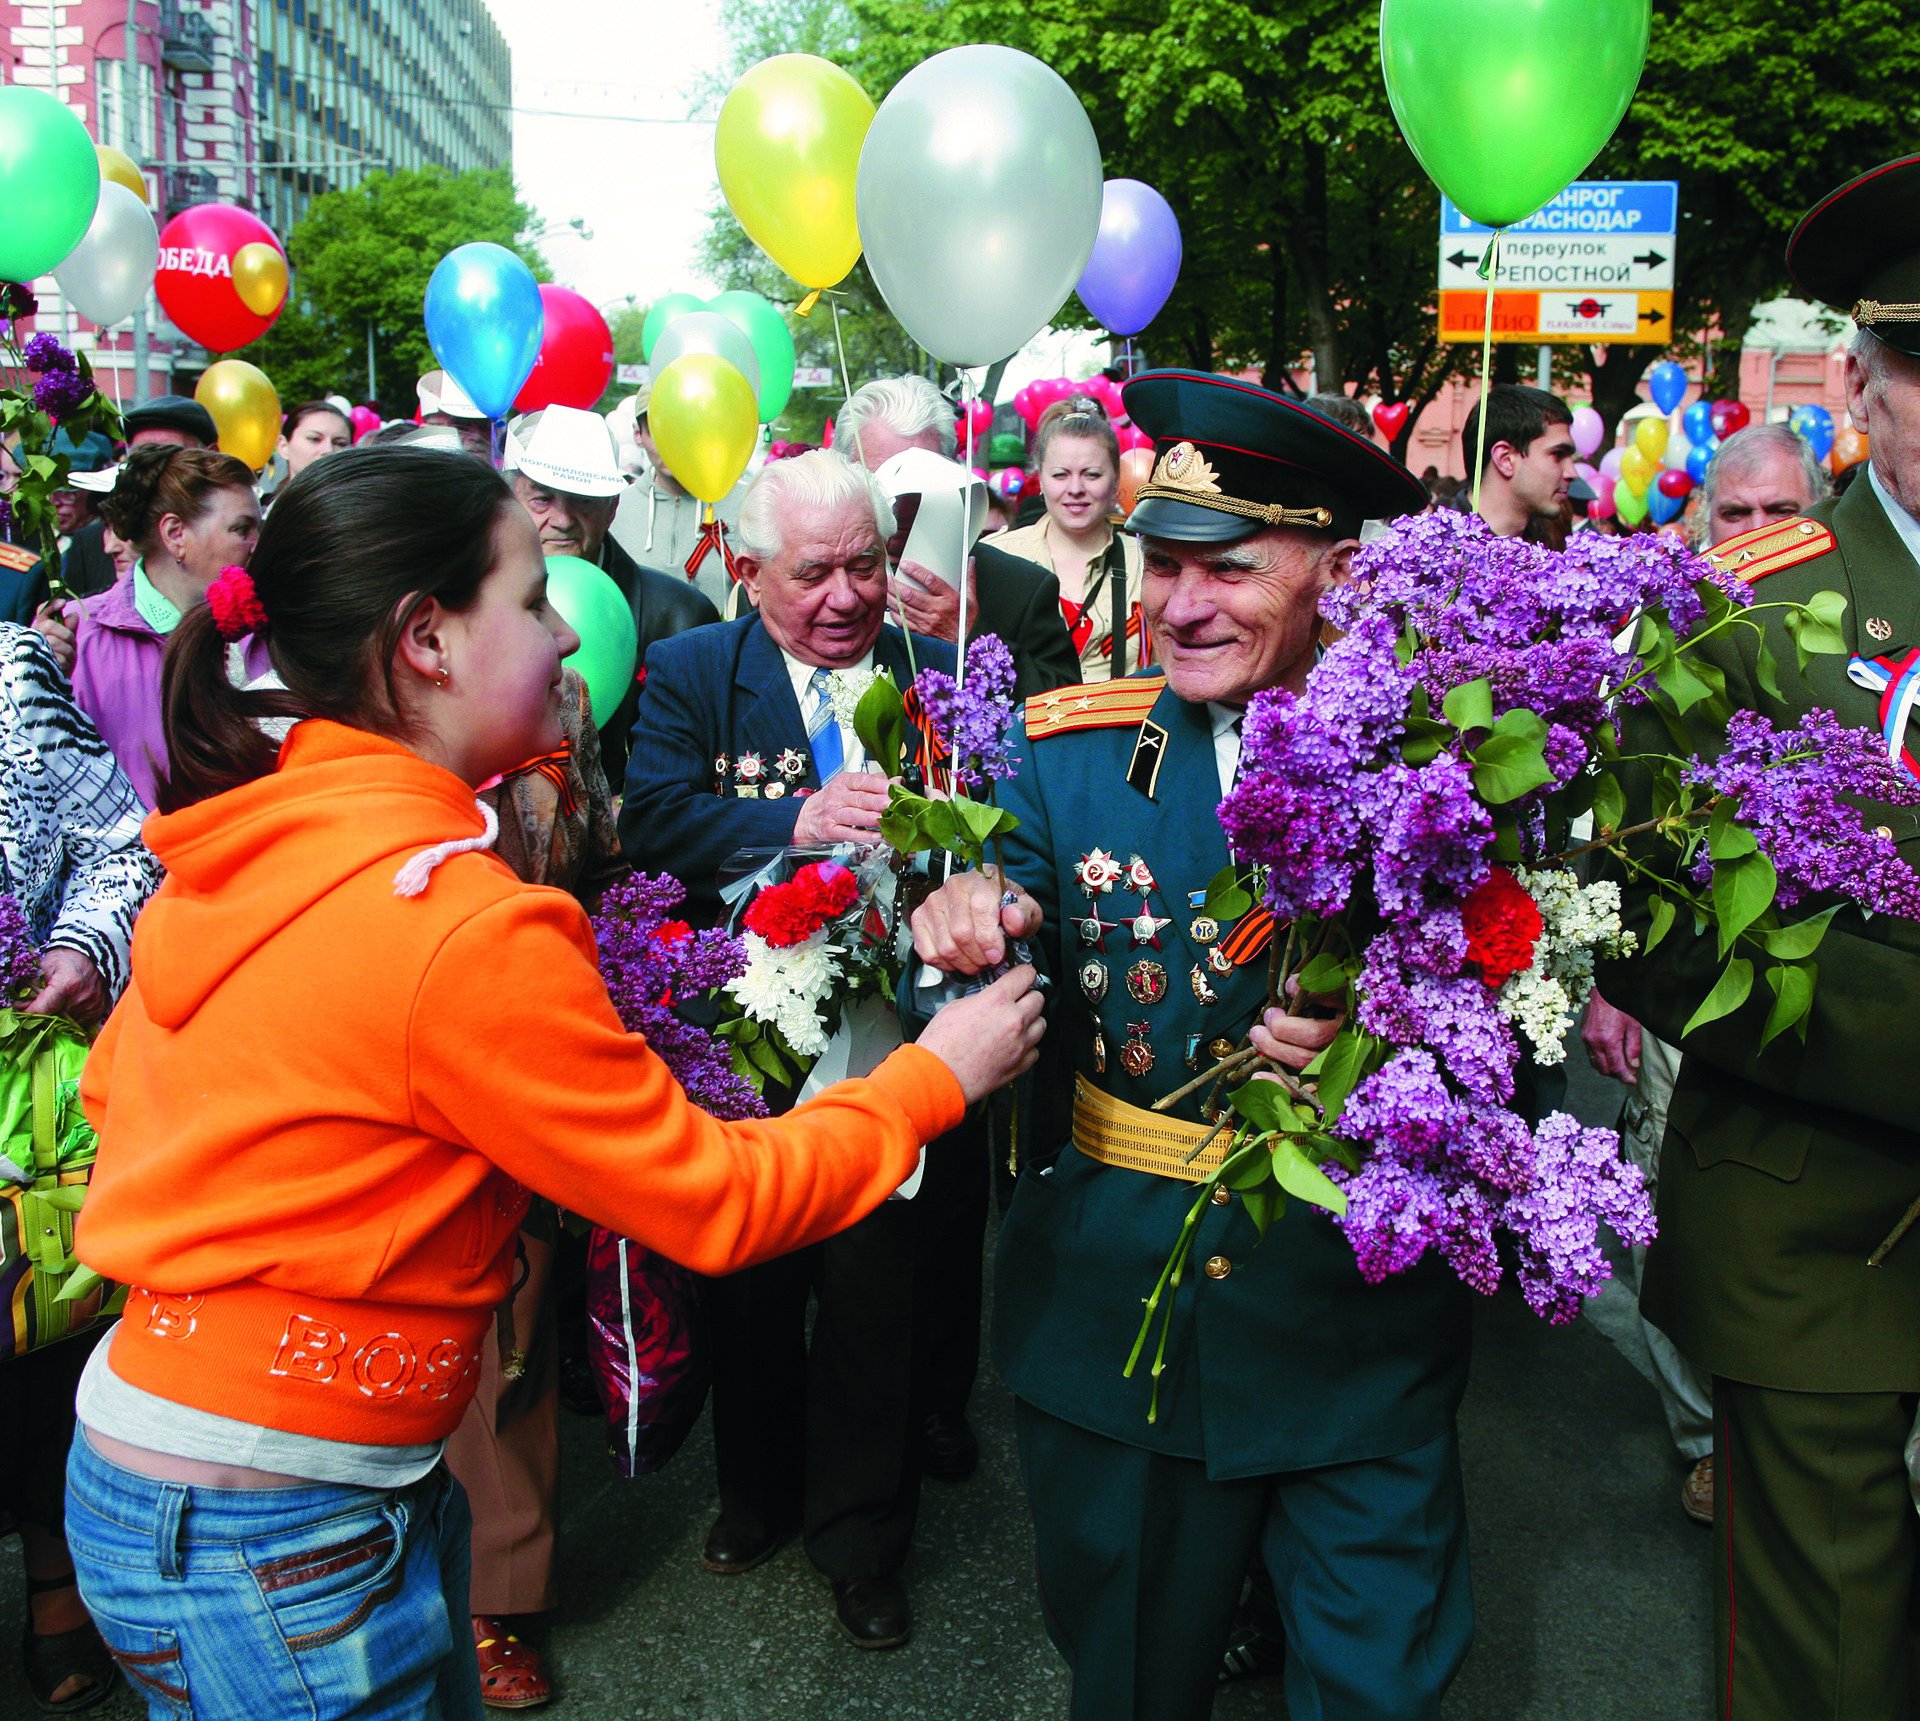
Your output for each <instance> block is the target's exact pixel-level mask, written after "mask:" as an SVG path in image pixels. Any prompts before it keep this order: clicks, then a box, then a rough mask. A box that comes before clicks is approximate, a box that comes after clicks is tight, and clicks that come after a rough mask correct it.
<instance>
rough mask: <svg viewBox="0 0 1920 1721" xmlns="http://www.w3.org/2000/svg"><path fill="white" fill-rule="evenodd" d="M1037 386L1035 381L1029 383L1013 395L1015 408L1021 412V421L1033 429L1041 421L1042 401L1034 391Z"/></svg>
mask: <svg viewBox="0 0 1920 1721" xmlns="http://www.w3.org/2000/svg"><path fill="white" fill-rule="evenodd" d="M1036 386H1037V385H1036V384H1034V383H1028V384H1027V386H1026V387H1025V388H1023V389H1021V391H1020V392H1019V393H1018V394H1016V395H1015V396H1014V397H1013V410H1014V411H1015V412H1017V413H1019V415H1020V418H1021V421H1022V422H1023V423H1024V424H1025V425H1026V427H1027V428H1028V429H1029V430H1032V429H1033V428H1034V427H1035V426H1036V425H1038V424H1039V422H1040V412H1041V405H1042V403H1041V401H1040V398H1039V396H1037V395H1036V394H1035V393H1034V389H1035V387H1036Z"/></svg>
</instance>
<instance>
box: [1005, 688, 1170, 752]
mask: <svg viewBox="0 0 1920 1721" xmlns="http://www.w3.org/2000/svg"><path fill="white" fill-rule="evenodd" d="M1166 685H1167V678H1166V677H1165V676H1164V675H1144V676H1137V677H1134V676H1129V677H1128V678H1127V679H1126V680H1124V681H1101V682H1095V683H1093V684H1091V685H1089V686H1084V687H1056V688H1055V689H1054V690H1053V691H1052V692H1051V693H1036V694H1034V695H1033V697H1032V698H1031V699H1029V700H1028V701H1027V707H1026V714H1027V739H1028V740H1029V741H1043V740H1045V739H1046V738H1047V737H1048V736H1049V735H1060V734H1064V733H1066V732H1067V731H1069V730H1074V729H1122V728H1128V727H1131V726H1133V725H1136V724H1138V723H1139V721H1140V719H1141V718H1143V717H1145V716H1146V714H1147V713H1148V712H1149V711H1151V710H1152V709H1153V707H1154V704H1155V702H1156V701H1157V700H1158V699H1159V697H1160V694H1161V691H1162V690H1163V689H1164V688H1165V687H1166Z"/></svg>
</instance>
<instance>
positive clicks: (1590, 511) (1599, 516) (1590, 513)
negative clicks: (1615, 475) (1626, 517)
mask: <svg viewBox="0 0 1920 1721" xmlns="http://www.w3.org/2000/svg"><path fill="white" fill-rule="evenodd" d="M1619 512H1620V510H1619V508H1618V507H1616V506H1615V505H1614V500H1613V480H1612V479H1611V478H1603V479H1602V480H1601V481H1600V483H1599V484H1596V485H1595V486H1594V494H1593V500H1592V501H1591V502H1589V503H1588V504H1587V517H1588V518H1589V519H1591V520H1611V519H1612V518H1613V517H1614V515H1616V514H1617V513H1619Z"/></svg>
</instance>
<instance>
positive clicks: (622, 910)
mask: <svg viewBox="0 0 1920 1721" xmlns="http://www.w3.org/2000/svg"><path fill="white" fill-rule="evenodd" d="M686 894H687V892H686V887H685V886H684V885H683V884H681V882H680V881H679V880H678V879H677V878H673V877H670V876H668V875H667V874H665V873H661V874H658V875H653V874H648V873H638V872H637V873H635V874H633V875H632V876H631V877H630V878H628V879H626V880H624V881H623V882H621V883H620V884H617V885H615V886H614V887H613V889H611V890H609V891H608V892H607V894H606V895H605V896H604V897H602V898H601V902H600V912H599V913H598V914H597V915H596V916H595V917H594V922H593V931H594V938H595V939H596V941H597V942H598V944H599V947H600V973H601V976H602V977H603V978H604V979H605V981H606V983H607V996H608V997H609V998H611V999H612V1000H613V1007H614V1010H615V1011H616V1012H617V1013H618V1015H619V1017H620V1020H621V1021H622V1023H624V1024H625V1025H626V1028H627V1030H628V1032H629V1033H634V1034H639V1035H641V1036H642V1037H643V1038H644V1039H645V1040H646V1042H647V1044H648V1045H649V1046H650V1047H652V1048H653V1050H654V1051H655V1052H656V1053H657V1054H658V1055H659V1057H660V1060H661V1062H663V1063H664V1064H665V1065H666V1066H667V1068H668V1069H669V1070H670V1071H672V1073H673V1077H674V1080H675V1081H677V1082H678V1083H679V1084H680V1085H681V1086H682V1087H683V1088H685V1089H686V1091H687V1097H688V1098H689V1099H690V1100H692V1101H693V1103H694V1104H695V1105H697V1106H699V1107H700V1109H701V1110H702V1111H705V1112H709V1113H711V1114H712V1115H713V1116H714V1117H717V1118H720V1119H722V1120H731V1119H738V1118H748V1117H765V1116H766V1115H767V1108H766V1105H765V1103H764V1102H763V1101H762V1100H761V1098H760V1091H759V1086H758V1084H757V1083H756V1082H755V1081H753V1080H752V1079H751V1078H750V1075H749V1074H748V1073H746V1072H743V1071H742V1070H741V1069H740V1068H739V1067H738V1060H737V1058H736V1056H735V1054H734V1052H733V1050H732V1048H731V1047H729V1046H728V1044H727V1043H726V1042H725V1041H724V1040H721V1039H719V1038H718V1037H716V1036H715V1035H713V1034H711V1033H709V1032H708V1031H707V1030H706V1029H704V1028H701V1027H697V1026H696V1025H694V1024H693V1023H691V1022H687V1021H684V1020H683V1019H682V1018H681V1017H679V1016H677V1015H675V1014H674V1010H673V1006H674V1004H675V1003H676V1002H690V1001H692V1000H694V999H697V998H704V997H706V996H707V995H708V994H709V993H713V992H718V991H719V990H720V989H721V988H722V987H723V986H725V985H727V983H728V982H729V981H732V980H735V979H737V978H738V977H739V976H740V975H741V974H742V973H744V972H745V971H746V966H747V953H746V949H745V947H744V946H743V945H742V944H741V943H740V941H739V940H738V939H737V938H731V937H729V936H728V935H727V934H726V933H724V932H712V931H709V932H696V931H694V929H693V928H692V927H691V926H689V925H688V924H687V923H686V922H685V921H684V920H675V919H672V918H670V917H671V916H672V914H673V911H674V910H675V909H676V908H678V907H679V906H680V904H681V902H682V901H684V900H685V898H686Z"/></svg>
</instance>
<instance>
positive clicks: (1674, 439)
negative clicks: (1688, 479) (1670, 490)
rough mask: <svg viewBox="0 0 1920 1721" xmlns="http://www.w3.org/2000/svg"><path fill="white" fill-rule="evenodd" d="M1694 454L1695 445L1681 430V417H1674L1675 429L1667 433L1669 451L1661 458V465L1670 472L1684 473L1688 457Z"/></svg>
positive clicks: (1676, 415) (1676, 414)
mask: <svg viewBox="0 0 1920 1721" xmlns="http://www.w3.org/2000/svg"><path fill="white" fill-rule="evenodd" d="M1692 452H1693V444H1692V443H1691V442H1689V441H1688V440H1687V433H1686V432H1685V431H1684V430H1682V429H1681V428H1680V415H1679V414H1678V413H1677V412H1676V413H1675V414H1674V415H1673V428H1672V429H1671V430H1670V431H1668V432H1667V451H1666V453H1665V454H1663V455H1662V456H1661V457H1660V464H1661V465H1662V466H1663V467H1664V468H1665V469H1666V470H1667V471H1669V472H1684V471H1686V469H1687V456H1688V455H1689V454H1691V453H1692Z"/></svg>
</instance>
